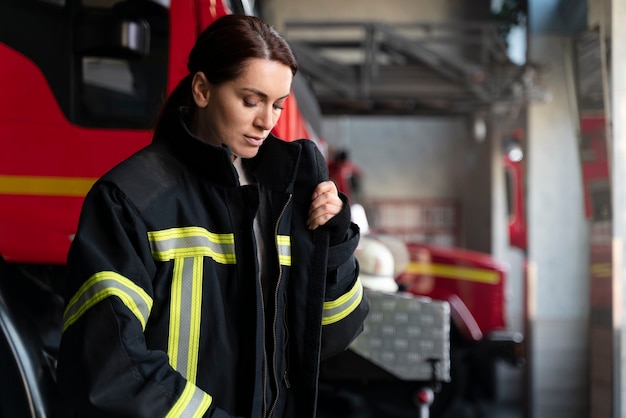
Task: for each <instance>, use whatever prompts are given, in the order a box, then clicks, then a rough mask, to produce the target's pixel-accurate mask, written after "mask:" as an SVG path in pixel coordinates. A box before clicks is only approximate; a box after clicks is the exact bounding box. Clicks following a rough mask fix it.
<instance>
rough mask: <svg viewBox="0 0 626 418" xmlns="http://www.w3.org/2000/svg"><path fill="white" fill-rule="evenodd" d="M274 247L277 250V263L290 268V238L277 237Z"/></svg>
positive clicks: (287, 236)
mask: <svg viewBox="0 0 626 418" xmlns="http://www.w3.org/2000/svg"><path fill="white" fill-rule="evenodd" d="M276 247H277V248H278V262H279V263H280V264H281V265H283V266H291V237H289V235H277V236H276Z"/></svg>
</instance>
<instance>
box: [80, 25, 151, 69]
mask: <svg viewBox="0 0 626 418" xmlns="http://www.w3.org/2000/svg"><path fill="white" fill-rule="evenodd" d="M74 52H75V53H76V54H78V55H82V56H96V57H108V58H120V59H129V58H142V57H145V56H147V55H148V54H149V53H150V25H149V24H148V22H146V21H145V20H143V19H128V18H123V17H119V16H114V15H95V14H93V15H91V14H90V15H85V16H83V18H81V19H79V20H78V23H77V26H76V28H75V36H74Z"/></svg>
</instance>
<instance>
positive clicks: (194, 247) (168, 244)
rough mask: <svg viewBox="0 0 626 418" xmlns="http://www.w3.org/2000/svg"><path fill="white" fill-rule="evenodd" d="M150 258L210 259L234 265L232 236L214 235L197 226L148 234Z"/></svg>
mask: <svg viewBox="0 0 626 418" xmlns="http://www.w3.org/2000/svg"><path fill="white" fill-rule="evenodd" d="M148 239H149V240H150V247H151V249H152V257H154V258H155V259H156V260H159V261H168V260H173V259H174V258H182V257H195V256H201V257H211V258H212V259H213V260H215V261H216V262H217V263H221V264H235V263H236V262H237V259H236V257H235V237H234V235H233V234H215V233H213V232H209V231H207V230H206V229H204V228H201V227H198V226H190V227H184V228H171V229H165V230H162V231H151V232H148Z"/></svg>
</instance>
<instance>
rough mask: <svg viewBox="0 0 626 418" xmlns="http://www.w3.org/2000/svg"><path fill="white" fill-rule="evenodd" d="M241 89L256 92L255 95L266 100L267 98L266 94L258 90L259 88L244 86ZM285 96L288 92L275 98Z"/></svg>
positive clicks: (287, 95)
mask: <svg viewBox="0 0 626 418" xmlns="http://www.w3.org/2000/svg"><path fill="white" fill-rule="evenodd" d="M242 90H244V91H247V92H250V93H253V94H256V95H257V96H259V97H262V98H263V99H266V100H267V98H268V96H267V94H265V93H263V92H262V91H260V90H257V89H254V88H251V87H244V88H243V89H242ZM287 97H289V93H287V94H285V95H284V96H282V97H279V98H278V99H277V100H282V99H286V98H287Z"/></svg>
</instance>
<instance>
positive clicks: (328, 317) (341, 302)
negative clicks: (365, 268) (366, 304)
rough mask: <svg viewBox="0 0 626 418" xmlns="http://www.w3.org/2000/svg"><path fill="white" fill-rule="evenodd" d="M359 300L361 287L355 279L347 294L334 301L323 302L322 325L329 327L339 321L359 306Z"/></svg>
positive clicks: (361, 293) (361, 296) (361, 291)
mask: <svg viewBox="0 0 626 418" xmlns="http://www.w3.org/2000/svg"><path fill="white" fill-rule="evenodd" d="M361 299H363V286H362V285H361V281H360V280H359V279H357V280H356V282H355V283H354V286H352V288H351V289H350V290H349V291H348V292H347V293H345V294H343V295H342V296H340V297H339V298H337V299H335V300H331V301H329V302H324V310H323V313H322V325H330V324H334V323H335V322H338V321H341V320H342V319H343V318H345V317H346V316H348V315H350V313H352V312H353V311H354V310H355V309H356V308H357V306H359V303H361Z"/></svg>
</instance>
